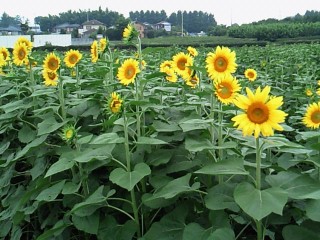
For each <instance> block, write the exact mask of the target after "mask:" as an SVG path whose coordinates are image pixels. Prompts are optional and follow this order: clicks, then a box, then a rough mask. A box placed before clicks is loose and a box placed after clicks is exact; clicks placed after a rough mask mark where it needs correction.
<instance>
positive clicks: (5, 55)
mask: <svg viewBox="0 0 320 240" xmlns="http://www.w3.org/2000/svg"><path fill="white" fill-rule="evenodd" d="M0 54H2V55H3V58H4V60H6V59H7V57H8V55H7V53H6V52H1V53H0Z"/></svg>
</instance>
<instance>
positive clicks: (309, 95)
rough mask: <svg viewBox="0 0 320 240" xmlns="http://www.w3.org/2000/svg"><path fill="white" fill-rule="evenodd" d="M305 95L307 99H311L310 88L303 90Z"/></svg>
mask: <svg viewBox="0 0 320 240" xmlns="http://www.w3.org/2000/svg"><path fill="white" fill-rule="evenodd" d="M305 93H306V95H307V96H308V97H311V96H312V95H313V92H312V90H311V89H310V88H307V89H306V90H305Z"/></svg>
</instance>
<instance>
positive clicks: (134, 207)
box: [123, 108, 141, 238]
mask: <svg viewBox="0 0 320 240" xmlns="http://www.w3.org/2000/svg"><path fill="white" fill-rule="evenodd" d="M123 121H124V126H123V130H124V139H125V142H124V148H125V153H126V161H127V171H128V172H131V155H130V149H129V134H128V120H127V116H126V110H125V108H124V111H123ZM130 196H131V204H132V211H133V216H134V219H135V222H136V224H137V235H138V238H140V237H141V230H140V221H139V214H138V207H137V202H136V196H135V192H134V188H133V189H132V190H131V191H130Z"/></svg>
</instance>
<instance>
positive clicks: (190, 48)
mask: <svg viewBox="0 0 320 240" xmlns="http://www.w3.org/2000/svg"><path fill="white" fill-rule="evenodd" d="M187 50H188V52H189V54H190V55H191V56H192V57H196V56H198V51H197V49H195V48H194V47H191V46H189V47H188V48H187Z"/></svg>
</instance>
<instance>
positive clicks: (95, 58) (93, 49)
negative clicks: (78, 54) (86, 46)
mask: <svg viewBox="0 0 320 240" xmlns="http://www.w3.org/2000/svg"><path fill="white" fill-rule="evenodd" d="M90 53H91V62H93V63H96V62H97V61H98V57H99V52H98V41H97V40H94V41H93V42H92V44H91V48H90Z"/></svg>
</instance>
